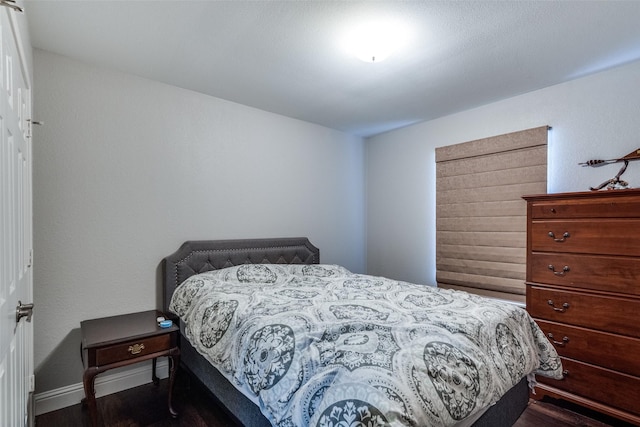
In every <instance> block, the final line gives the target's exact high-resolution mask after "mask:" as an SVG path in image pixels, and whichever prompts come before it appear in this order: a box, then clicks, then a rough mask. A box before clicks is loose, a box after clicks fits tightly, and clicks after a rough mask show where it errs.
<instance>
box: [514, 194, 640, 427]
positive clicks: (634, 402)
mask: <svg viewBox="0 0 640 427" xmlns="http://www.w3.org/2000/svg"><path fill="white" fill-rule="evenodd" d="M524 199H525V200H526V201H527V310H528V311H529V313H530V314H531V316H532V317H533V318H534V319H535V320H536V322H537V323H538V324H539V325H540V327H541V328H542V330H543V331H544V333H545V334H546V335H547V337H548V338H549V340H550V341H551V342H552V343H553V344H554V346H555V348H556V349H557V351H558V353H559V354H560V356H562V364H563V369H564V379H562V380H552V379H548V378H544V377H540V376H538V378H537V380H538V382H539V384H538V387H537V388H536V395H535V396H533V397H534V398H542V397H543V396H545V395H547V396H551V397H554V398H561V399H565V400H568V401H571V402H574V403H577V404H580V405H582V406H586V407H589V408H591V409H595V410H597V411H599V412H602V413H605V414H608V415H611V416H614V417H616V418H619V419H621V420H624V421H627V422H630V423H633V424H636V425H640V189H628V190H610V191H601V192H580V193H561V194H545V195H534V196H524Z"/></svg>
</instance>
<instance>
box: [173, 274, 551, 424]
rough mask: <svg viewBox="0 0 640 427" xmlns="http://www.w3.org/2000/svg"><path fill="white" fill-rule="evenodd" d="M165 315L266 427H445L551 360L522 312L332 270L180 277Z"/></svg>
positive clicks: (547, 371) (547, 368)
mask: <svg viewBox="0 0 640 427" xmlns="http://www.w3.org/2000/svg"><path fill="white" fill-rule="evenodd" d="M170 309H171V310H172V311H173V312H175V313H176V314H178V315H179V316H180V317H181V318H182V319H183V320H184V322H185V324H186V330H185V334H186V336H187V338H188V339H189V341H190V342H191V343H192V345H193V346H194V347H195V348H196V349H197V350H198V351H199V352H200V353H201V354H202V355H203V356H204V357H205V358H207V359H208V360H209V361H210V362H211V363H212V364H213V365H214V366H215V367H216V368H217V369H218V370H219V371H220V372H221V373H222V374H223V375H224V376H226V377H227V379H229V380H230V381H231V383H233V384H234V385H235V386H236V387H237V388H238V389H239V390H241V391H242V392H243V393H244V394H245V395H246V396H247V397H249V398H250V399H251V400H252V401H253V402H255V403H256V404H258V405H260V408H261V410H262V412H263V413H264V414H265V416H266V417H267V418H268V419H269V420H270V421H271V423H272V424H273V425H275V426H283V427H284V426H298V427H306V426H322V427H325V426H326V427H330V426H335V427H337V426H367V427H374V426H386V425H389V426H401V425H402V426H449V425H453V424H455V423H456V422H458V421H459V420H462V419H463V418H465V417H468V416H470V415H472V414H474V413H475V412H477V411H479V410H481V409H483V408H485V407H486V406H488V405H491V404H492V403H495V402H496V401H497V400H498V399H500V397H501V396H502V395H503V394H504V393H505V392H506V391H507V390H509V389H510V388H511V387H512V386H514V385H515V384H516V383H517V382H519V381H520V380H521V379H522V377H523V376H525V375H527V374H530V373H532V372H535V373H538V374H541V375H545V376H550V377H553V378H561V375H562V374H561V370H562V368H561V364H560V359H559V357H558V355H557V353H556V352H555V349H554V348H553V347H552V346H551V344H550V343H549V341H548V340H547V339H546V337H545V336H544V335H543V333H542V331H541V330H540V329H539V328H538V326H537V325H536V324H535V323H534V322H533V320H532V319H531V318H530V317H529V315H528V314H527V312H526V311H525V310H523V309H522V308H519V307H517V306H514V305H512V304H509V303H503V302H499V301H495V300H490V299H486V298H481V297H478V296H474V295H471V294H468V293H465V292H457V291H450V290H444V289H437V288H433V287H430V286H424V285H415V284H409V283H404V282H398V281H394V280H390V279H385V278H380V277H373V276H366V275H359V274H353V273H350V272H349V271H347V270H346V269H344V268H343V267H339V266H334V265H273V264H268V265H267V264H247V265H242V266H236V267H230V268H226V269H222V270H216V271H211V272H207V273H203V274H200V275H196V276H192V277H190V278H189V279H187V280H186V281H185V282H184V283H183V284H182V285H180V286H179V287H178V289H177V290H176V292H175V293H174V295H173V298H172V301H171V307H170Z"/></svg>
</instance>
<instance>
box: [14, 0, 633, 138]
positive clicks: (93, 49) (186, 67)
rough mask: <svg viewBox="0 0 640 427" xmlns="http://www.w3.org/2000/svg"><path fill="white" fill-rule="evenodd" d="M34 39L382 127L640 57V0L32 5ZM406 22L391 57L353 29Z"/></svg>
mask: <svg viewBox="0 0 640 427" xmlns="http://www.w3.org/2000/svg"><path fill="white" fill-rule="evenodd" d="M24 9H25V10H26V14H27V18H28V21H29V28H30V34H31V39H32V40H31V41H32V44H33V46H34V47H37V48H40V49H44V50H48V51H51V52H55V53H58V54H61V55H66V56H69V57H72V58H76V59H78V60H81V61H84V62H88V63H92V64H97V65H101V66H105V67H109V68H113V69H117V70H121V71H124V72H128V73H133V74H136V75H138V76H142V77H145V78H149V79H153V80H157V81H161V82H165V83H168V84H170V85H174V86H179V87H182V88H186V89H191V90H194V91H197V92H202V93H205V94H209V95H212V96H215V97H219V98H223V99H226V100H230V101H234V102H238V103H241V104H245V105H248V106H252V107H256V108H260V109H263V110H267V111H271V112H274V113H279V114H283V115H286V116H289V117H294V118H298V119H301V120H305V121H309V122H313V123H318V124H321V125H324V126H328V127H331V128H335V129H339V130H342V131H345V132H348V133H352V134H355V135H361V136H370V135H374V134H376V133H380V132H384V131H388V130H391V129H394V128H398V127H401V126H405V125H407V124H410V123H414V122H418V121H423V120H430V119H434V118H437V117H441V116H444V115H448V114H452V113H455V112H458V111H463V110H467V109H470V108H473V107H476V106H480V105H483V104H486V103H490V102H493V101H496V100H499V99H504V98H508V97H511V96H514V95H518V94H522V93H525V92H529V91H532V90H536V89H540V88H543V87H547V86H550V85H554V84H557V83H561V82H565V81H567V80H571V79H574V78H577V77H581V76H584V75H587V74H590V73H593V72H597V71H601V70H604V69H607V68H610V67H614V66H617V65H621V64H625V63H628V62H631V61H635V60H638V59H639V58H640V1H635V0H632V1H588V2H585V1H494V0H492V1H346V0H344V1H336V0H334V1H268V0H263V1H239V0H236V1H213V0H211V1H204V0H201V1H189V0H173V1H169V0H155V1H151V0H149V1H114V0H111V1H99V0H83V1H69V0H64V1H63V0H59V1H53V0H26V1H25V2H24ZM377 16H387V17H392V18H394V19H400V20H402V21H403V22H405V25H406V27H407V28H408V29H409V30H410V32H411V35H412V40H411V43H410V47H409V48H406V49H404V50H402V51H399V52H397V53H395V54H394V55H392V56H391V57H389V58H388V59H387V60H386V61H384V62H380V63H373V64H371V63H364V62H361V61H359V60H357V59H355V58H354V57H352V56H351V55H349V54H348V53H347V52H346V51H345V50H344V48H343V47H342V45H341V40H340V39H341V36H342V35H343V34H344V33H345V32H347V31H348V30H349V29H350V28H352V27H353V26H354V25H356V24H357V23H358V22H360V21H361V20H363V19H367V18H371V17H377Z"/></svg>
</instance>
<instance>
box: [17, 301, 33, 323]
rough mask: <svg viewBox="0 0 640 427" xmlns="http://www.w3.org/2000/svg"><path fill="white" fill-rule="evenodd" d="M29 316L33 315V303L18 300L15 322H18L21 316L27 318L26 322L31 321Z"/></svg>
mask: <svg viewBox="0 0 640 427" xmlns="http://www.w3.org/2000/svg"><path fill="white" fill-rule="evenodd" d="M31 316H33V304H23V303H22V301H18V306H17V307H16V322H19V321H20V319H22V318H23V317H26V318H27V322H31Z"/></svg>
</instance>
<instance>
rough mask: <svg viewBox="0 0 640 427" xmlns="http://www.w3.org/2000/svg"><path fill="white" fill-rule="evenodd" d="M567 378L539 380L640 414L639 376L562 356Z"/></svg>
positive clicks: (538, 377) (543, 378)
mask: <svg viewBox="0 0 640 427" xmlns="http://www.w3.org/2000/svg"><path fill="white" fill-rule="evenodd" d="M562 368H563V370H564V371H565V372H566V375H565V377H564V379H562V380H553V379H551V378H546V377H542V376H539V375H538V376H536V379H537V380H538V381H539V382H540V383H544V384H549V385H551V386H553V387H556V388H559V389H561V390H565V391H568V392H570V393H573V394H576V395H579V396H584V397H587V398H589V399H592V400H595V401H597V402H602V403H605V404H607V405H609V406H612V407H615V408H618V409H622V410H625V411H628V412H631V413H633V414H640V405H639V404H638V402H640V378H638V377H634V376H632V375H626V374H622V373H619V372H616V371H611V370H608V369H603V368H599V367H597V366H593V365H589V364H586V363H581V362H577V361H575V360H571V359H566V358H562Z"/></svg>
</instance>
